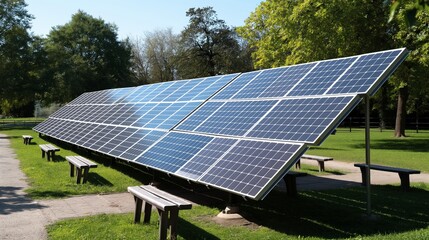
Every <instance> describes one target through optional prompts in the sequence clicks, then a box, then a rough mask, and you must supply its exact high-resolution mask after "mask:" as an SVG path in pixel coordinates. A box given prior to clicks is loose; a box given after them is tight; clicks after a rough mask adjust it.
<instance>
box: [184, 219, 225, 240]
mask: <svg viewBox="0 0 429 240" xmlns="http://www.w3.org/2000/svg"><path fill="white" fill-rule="evenodd" d="M177 224H178V226H179V228H178V235H179V236H181V237H183V238H184V239H207V240H218V239H220V238H218V237H216V236H214V235H213V234H211V233H209V232H207V231H205V230H204V229H202V228H199V227H197V226H195V225H194V224H192V223H190V222H188V221H186V220H185V219H183V218H179V221H178V223H177Z"/></svg>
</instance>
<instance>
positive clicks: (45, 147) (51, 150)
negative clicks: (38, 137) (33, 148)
mask: <svg viewBox="0 0 429 240" xmlns="http://www.w3.org/2000/svg"><path fill="white" fill-rule="evenodd" d="M39 147H40V149H41V150H42V158H45V153H46V155H47V156H48V157H47V158H48V161H50V160H51V158H52V160H54V157H55V152H57V151H60V149H59V148H57V147H55V146H54V145H52V144H41V145H39Z"/></svg>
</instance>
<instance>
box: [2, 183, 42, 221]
mask: <svg viewBox="0 0 429 240" xmlns="http://www.w3.org/2000/svg"><path fill="white" fill-rule="evenodd" d="M20 190H22V188H20V187H12V186H0V196H1V198H0V214H1V215H8V214H12V213H15V212H22V211H27V210H33V209H42V208H45V206H43V205H40V204H38V203H36V202H34V201H33V200H32V199H30V198H28V197H27V196H25V195H23V194H20V193H19V192H18V191H20Z"/></svg>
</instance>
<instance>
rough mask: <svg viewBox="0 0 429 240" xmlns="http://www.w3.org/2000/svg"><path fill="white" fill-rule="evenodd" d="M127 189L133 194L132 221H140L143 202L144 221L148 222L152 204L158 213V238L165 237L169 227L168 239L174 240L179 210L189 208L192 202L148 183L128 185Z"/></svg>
mask: <svg viewBox="0 0 429 240" xmlns="http://www.w3.org/2000/svg"><path fill="white" fill-rule="evenodd" d="M127 190H128V192H129V193H131V194H133V195H134V200H135V212H134V223H138V222H140V218H141V213H142V204H143V202H144V220H143V222H144V223H149V222H150V216H151V212H152V211H151V210H152V206H154V207H156V208H157V209H158V214H159V239H163V240H164V239H166V238H167V231H168V229H170V239H174V240H175V239H176V238H177V221H178V217H179V210H180V209H191V208H192V204H191V203H190V202H188V201H186V200H184V199H181V198H179V197H176V196H174V195H172V194H170V193H167V192H164V191H162V190H160V189H158V188H156V187H154V186H150V185H144V186H134V187H128V188H127Z"/></svg>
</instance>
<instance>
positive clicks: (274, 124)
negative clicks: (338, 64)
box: [246, 96, 360, 144]
mask: <svg viewBox="0 0 429 240" xmlns="http://www.w3.org/2000/svg"><path fill="white" fill-rule="evenodd" d="M359 101H360V99H359V98H357V97H355V96H344V97H324V98H320V97H318V98H297V99H284V100H281V101H280V102H279V104H277V105H276V107H275V108H273V109H272V110H271V111H270V112H269V113H268V114H267V115H266V116H265V117H264V118H262V119H261V121H260V122H258V123H257V124H256V125H254V126H253V128H252V129H249V131H248V133H247V134H246V136H247V137H254V138H266V139H279V140H285V141H291V142H295V141H297V142H304V143H312V144H318V143H319V142H320V140H321V139H322V138H324V136H325V135H326V134H329V133H330V131H327V129H329V127H330V126H331V128H335V127H336V125H337V124H339V123H340V122H341V121H342V120H343V119H344V118H345V117H346V116H347V115H348V113H349V111H350V110H351V109H352V108H354V107H355V106H356V105H357V103H359ZM348 109H350V110H348ZM323 133H325V134H323Z"/></svg>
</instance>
